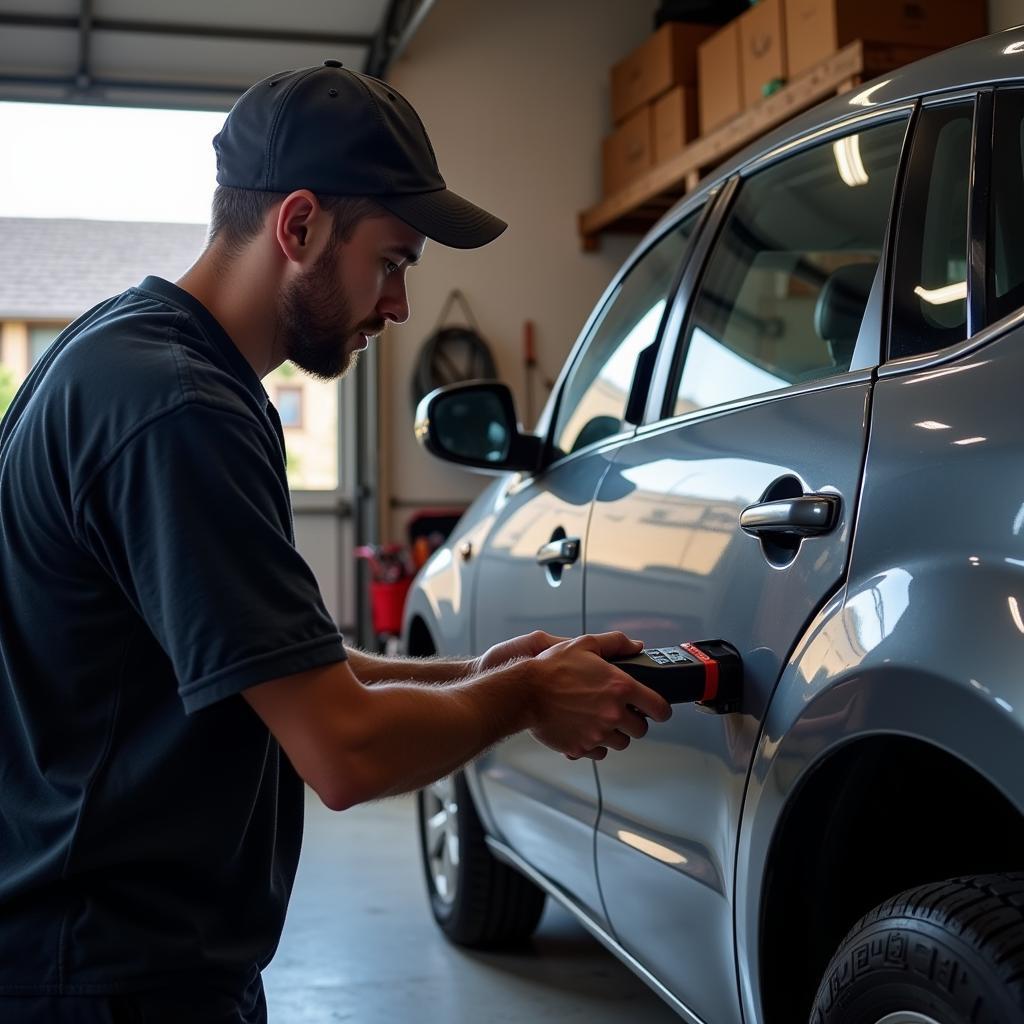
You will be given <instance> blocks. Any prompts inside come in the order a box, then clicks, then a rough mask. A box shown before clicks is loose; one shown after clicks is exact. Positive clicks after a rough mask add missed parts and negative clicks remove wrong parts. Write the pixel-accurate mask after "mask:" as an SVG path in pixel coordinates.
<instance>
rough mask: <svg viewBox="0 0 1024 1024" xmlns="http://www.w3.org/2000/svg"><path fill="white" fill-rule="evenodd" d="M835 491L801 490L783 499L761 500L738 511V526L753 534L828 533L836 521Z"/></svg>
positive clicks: (837, 507)
mask: <svg viewBox="0 0 1024 1024" xmlns="http://www.w3.org/2000/svg"><path fill="white" fill-rule="evenodd" d="M839 507H840V500H839V496H838V495H836V494H803V495H801V496H800V497H799V498H786V499H785V500H783V501H762V502H759V503H758V504H757V505H749V506H748V507H747V508H745V509H744V510H743V511H742V512H741V513H740V527H741V529H743V530H744V531H745V532H746V533H749V534H752V535H753V536H755V537H764V536H771V535H772V534H779V533H785V534H789V535H790V536H796V537H813V536H815V535H816V534H822V533H828V532H829V530H831V529H832V528H833V527H834V526H835V525H836V523H837V522H838V521H839Z"/></svg>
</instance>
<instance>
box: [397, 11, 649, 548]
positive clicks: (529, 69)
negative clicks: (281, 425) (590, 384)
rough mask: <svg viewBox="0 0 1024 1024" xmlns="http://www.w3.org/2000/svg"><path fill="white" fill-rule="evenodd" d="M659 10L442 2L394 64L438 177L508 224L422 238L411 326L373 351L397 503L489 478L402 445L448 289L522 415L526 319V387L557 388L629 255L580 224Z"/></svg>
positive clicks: (462, 490) (442, 497)
mask: <svg viewBox="0 0 1024 1024" xmlns="http://www.w3.org/2000/svg"><path fill="white" fill-rule="evenodd" d="M655 7H656V3H655V0H629V2H623V0H558V2H557V3H551V2H550V0H520V2H517V3H510V4H505V3H495V2H488V3H479V2H474V0H438V2H437V4H436V6H435V7H434V9H433V11H432V12H431V13H430V15H429V16H428V18H427V19H426V21H425V22H424V24H423V26H422V27H421V29H420V31H419V32H418V33H417V35H416V37H415V38H414V39H413V42H412V44H411V45H410V47H409V49H408V50H407V51H406V54H405V55H404V56H403V57H402V58H401V59H400V60H399V61H398V62H397V63H396V64H395V66H394V67H393V69H392V72H391V74H390V76H389V77H390V80H391V81H392V82H393V83H394V85H395V87H396V88H397V89H399V90H400V91H401V92H402V93H403V94H404V95H405V96H406V97H407V98H408V99H409V100H410V101H411V102H412V103H413V105H414V106H415V107H416V108H417V110H418V111H419V113H420V115H421V117H422V118H423V121H424V123H425V124H426V127H427V131H428V132H429V133H430V137H431V141H432V142H433V144H434V149H435V151H436V152H437V155H438V162H439V163H440V166H441V173H442V174H443V175H444V177H445V180H446V181H447V182H448V184H449V185H450V186H451V187H452V188H453V189H454V190H455V191H457V192H460V193H461V194H463V195H465V196H466V197H467V198H470V199H472V200H473V201H474V202H477V203H479V204H480V205H482V206H484V207H486V208H488V209H490V210H492V211H493V212H494V213H496V214H498V215H499V216H501V217H503V218H504V219H505V220H507V221H508V222H509V229H508V231H506V232H505V234H504V235H503V236H502V237H501V238H499V239H498V240H497V241H496V242H494V243H492V244H491V245H490V246H487V247H486V248H484V249H481V250H478V251H475V252H458V251H455V250H451V249H444V248H442V247H441V246H437V245H433V244H431V243H428V246H427V252H426V254H425V257H424V260H423V262H422V264H421V265H420V266H419V267H417V268H415V269H414V270H412V271H411V272H410V275H409V293H410V300H411V303H412V317H411V320H410V322H409V323H408V324H407V325H406V326H405V327H402V328H398V329H394V330H393V331H389V332H388V336H387V337H386V339H385V340H384V341H383V342H382V350H381V415H382V420H383V423H382V427H383V431H384V433H385V439H384V441H383V451H384V453H385V454H384V458H383V459H382V463H383V470H384V471H385V472H387V473H388V475H389V484H390V489H391V494H392V495H393V496H394V497H395V498H396V499H400V500H404V501H410V502H429V503H433V504H441V505H445V504H451V503H455V504H461V503H467V502H468V501H470V500H471V499H472V498H473V497H474V496H475V495H476V494H477V493H479V491H480V489H481V488H482V487H483V486H484V485H485V484H486V482H487V478H486V477H481V476H476V475H474V474H471V473H466V472H464V471H462V470H458V469H455V468H454V467H452V466H448V465H446V464H444V463H441V462H439V461H437V460H435V459H433V458H431V457H430V456H428V455H426V454H425V453H424V452H422V451H421V450H420V449H419V448H418V447H417V445H416V443H415V441H414V440H413V436H412V410H411V409H410V397H409V390H410V377H411V375H412V372H413V365H414V360H415V357H416V355H417V353H418V351H419V348H420V346H421V345H422V343H423V341H424V339H425V338H426V337H427V336H428V335H429V334H430V332H431V331H432V330H433V327H434V324H435V322H436V320H437V317H438V314H439V313H440V311H441V306H442V305H443V303H444V300H445V298H446V297H447V295H448V293H449V291H450V290H451V289H452V288H454V287H458V288H460V289H461V290H462V291H463V292H464V293H465V294H466V296H467V298H468V299H469V302H470V305H471V307H472V310H473V313H474V315H475V316H476V319H477V321H478V322H479V325H480V328H481V330H482V332H483V333H484V335H485V336H486V338H487V340H488V342H489V343H490V345H491V347H492V349H493V351H494V355H495V359H496V360H497V363H498V369H499V373H500V375H501V377H502V379H503V380H505V381H506V382H508V383H509V384H510V385H511V387H512V389H513V391H514V393H515V396H516V400H517V405H518V408H519V411H520V416H521V417H524V418H525V410H524V406H525V384H524V376H523V365H522V351H523V349H522V335H523V322H524V320H527V319H529V320H532V321H533V322H534V324H535V328H536V342H537V349H538V358H539V360H540V364H541V365H540V367H539V372H538V373H537V378H536V379H537V380H540V379H541V378H548V379H551V378H554V377H555V375H556V374H557V373H558V370H559V368H560V366H561V364H562V362H563V360H564V358H565V356H566V354H567V352H568V351H569V348H570V346H571V345H572V343H573V341H575V339H576V335H577V334H578V333H579V330H580V327H581V326H582V324H583V321H584V319H585V318H586V316H587V314H588V313H589V312H590V310H591V308H592V306H593V304H594V302H595V301H596V300H597V298H598V296H599V295H600V293H601V291H602V290H603V289H604V287H605V286H606V285H607V283H608V281H609V280H610V278H611V276H612V274H613V273H614V272H615V270H616V269H617V268H618V266H619V264H620V263H621V262H622V259H623V258H624V256H625V255H626V254H627V253H628V251H629V250H630V248H632V246H633V245H634V244H635V239H632V240H630V239H610V240H607V241H606V242H605V244H604V245H603V246H602V248H601V250H600V251H599V252H596V253H589V254H584V253H583V252H582V251H581V249H580V243H579V236H578V234H577V230H576V214H577V212H578V211H579V210H580V209H583V208H585V207H587V206H590V205H592V204H593V203H594V202H596V201H597V200H598V199H599V198H600V146H601V138H602V136H603V135H604V134H605V133H606V132H607V131H608V130H609V127H610V115H609V112H608V109H609V108H608V69H609V67H610V66H611V64H612V63H614V62H615V61H616V60H618V59H619V58H620V57H622V56H624V55H625V54H626V53H628V52H629V50H631V49H632V48H633V47H634V46H636V45H638V44H639V43H640V42H641V41H642V40H643V39H644V38H645V37H646V36H647V35H648V34H649V33H650V31H651V30H652V29H653V27H654V17H653V15H654V10H655ZM453 322H457V321H453ZM536 395H537V398H536V401H535V408H534V414H535V415H536V413H537V412H538V411H539V408H540V406H541V404H542V399H543V398H546V396H547V392H546V391H545V390H544V389H543V387H542V386H540V385H538V387H537V388H536ZM531 425H532V424H531ZM385 498H386V494H385ZM408 514H409V510H408V509H401V508H400V509H397V510H396V511H395V512H394V513H393V514H392V515H391V516H390V522H389V517H388V515H387V514H386V510H385V516H384V523H383V524H382V530H383V533H384V535H385V538H387V535H388V533H389V532H390V535H391V537H393V538H394V539H395V540H404V529H405V521H406V519H407V517H408Z"/></svg>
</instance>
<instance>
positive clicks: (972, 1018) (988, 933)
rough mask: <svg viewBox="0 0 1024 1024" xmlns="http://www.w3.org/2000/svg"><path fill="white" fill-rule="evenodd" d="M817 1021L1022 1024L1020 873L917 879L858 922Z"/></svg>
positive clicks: (822, 995) (838, 958)
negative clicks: (920, 882)
mask: <svg viewBox="0 0 1024 1024" xmlns="http://www.w3.org/2000/svg"><path fill="white" fill-rule="evenodd" d="M810 1020H811V1024H1020V1022H1022V1021H1024V873H1015V874H1005V875H975V876H971V877H966V878H953V879H950V880H949V881H946V882H936V883H933V884H930V885H920V886H917V887H916V888H914V889H908V890H907V891H906V892H902V893H900V894H899V895H898V896H894V897H893V898H892V899H890V900H886V901H885V903H882V904H881V905H880V906H878V907H875V909H874V910H872V911H871V912H870V913H868V914H866V915H865V916H864V917H862V918H861V919H860V921H858V922H857V924H855V925H854V927H853V929H852V930H851V931H850V933H849V935H847V936H846V938H845V939H844V940H843V942H842V944H841V945H840V947H839V950H838V952H837V953H836V955H835V956H834V957H833V958H832V962H831V963H830V964H829V966H828V969H827V970H826V972H825V977H824V979H823V980H822V982H821V985H820V986H819V988H818V993H817V996H816V997H815V1001H814V1009H813V1010H812V1012H811V1017H810Z"/></svg>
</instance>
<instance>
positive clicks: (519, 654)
mask: <svg viewBox="0 0 1024 1024" xmlns="http://www.w3.org/2000/svg"><path fill="white" fill-rule="evenodd" d="M568 639H569V638H568V637H564V636H552V635H551V634H550V633H545V632H544V630H542V629H535V630H534V631H533V632H532V633H527V634H525V636H516V637H513V638H512V639H511V640H505V641H503V642H502V643H500V644H495V645H494V646H493V647H491V648H489V649H488V650H486V651H485V652H484V653H483V654H481V655H480V657H479V658H477V659H476V661H475V662H474V663H473V674H474V675H476V674H477V673H480V672H487V671H488V670H489V669H492V668H499V667H500V666H502V665H507V664H508V663H509V662H510V661H519V660H521V659H522V658H535V657H537V655H538V654H541V653H543V652H544V651H546V650H547V649H548V648H549V647H554V646H555V644H560V643H562V642H564V641H565V640H568Z"/></svg>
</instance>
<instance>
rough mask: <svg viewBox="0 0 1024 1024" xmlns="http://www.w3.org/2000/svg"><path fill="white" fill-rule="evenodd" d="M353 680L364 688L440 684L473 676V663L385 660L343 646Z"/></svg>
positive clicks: (424, 659)
mask: <svg viewBox="0 0 1024 1024" xmlns="http://www.w3.org/2000/svg"><path fill="white" fill-rule="evenodd" d="M346 651H347V653H348V660H349V664H350V665H351V666H352V671H353V672H354V673H355V675H356V678H357V679H358V680H359V681H360V682H361V683H364V684H365V685H366V686H372V685H373V684H374V683H382V682H393V681H395V680H401V681H402V682H410V683H423V684H426V685H431V684H433V685H441V684H444V683H453V682H459V681H460V680H463V679H465V678H467V677H468V676H470V675H472V674H473V671H474V664H475V663H474V662H473V661H471V660H469V659H467V660H464V661H463V660H451V659H444V658H384V657H381V656H380V655H378V654H368V653H367V652H366V651H360V650H359V649H358V648H355V647H346Z"/></svg>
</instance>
